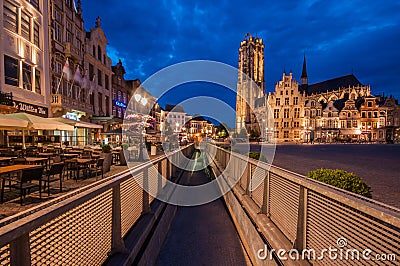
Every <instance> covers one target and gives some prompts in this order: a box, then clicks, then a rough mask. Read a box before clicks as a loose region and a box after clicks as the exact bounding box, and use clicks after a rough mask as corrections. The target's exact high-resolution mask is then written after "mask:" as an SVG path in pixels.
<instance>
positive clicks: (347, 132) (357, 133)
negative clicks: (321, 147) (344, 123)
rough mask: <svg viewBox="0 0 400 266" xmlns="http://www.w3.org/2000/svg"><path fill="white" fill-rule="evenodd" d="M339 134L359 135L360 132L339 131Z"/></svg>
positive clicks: (354, 130)
mask: <svg viewBox="0 0 400 266" xmlns="http://www.w3.org/2000/svg"><path fill="white" fill-rule="evenodd" d="M340 134H342V135H359V134H360V131H359V130H357V129H341V130H340Z"/></svg>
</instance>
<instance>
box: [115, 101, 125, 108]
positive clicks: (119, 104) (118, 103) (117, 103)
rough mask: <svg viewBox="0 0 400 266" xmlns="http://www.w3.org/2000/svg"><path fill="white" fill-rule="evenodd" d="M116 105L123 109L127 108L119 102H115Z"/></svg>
mask: <svg viewBox="0 0 400 266" xmlns="http://www.w3.org/2000/svg"><path fill="white" fill-rule="evenodd" d="M115 105H116V106H119V107H122V108H126V104H124V103H121V102H119V101H115Z"/></svg>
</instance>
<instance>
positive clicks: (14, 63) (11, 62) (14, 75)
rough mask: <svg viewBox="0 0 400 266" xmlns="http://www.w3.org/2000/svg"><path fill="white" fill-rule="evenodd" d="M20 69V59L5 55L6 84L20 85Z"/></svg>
mask: <svg viewBox="0 0 400 266" xmlns="http://www.w3.org/2000/svg"><path fill="white" fill-rule="evenodd" d="M18 69H19V68H18V60H17V59H15V58H12V57H9V56H7V55H4V76H5V83H6V84H8V85H12V86H16V87H17V86H18V76H19V72H18Z"/></svg>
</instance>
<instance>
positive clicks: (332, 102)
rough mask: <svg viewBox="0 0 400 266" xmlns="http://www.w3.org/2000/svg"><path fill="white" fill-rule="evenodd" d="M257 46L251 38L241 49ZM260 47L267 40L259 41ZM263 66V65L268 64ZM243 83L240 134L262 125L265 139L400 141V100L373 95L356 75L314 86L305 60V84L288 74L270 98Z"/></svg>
mask: <svg viewBox="0 0 400 266" xmlns="http://www.w3.org/2000/svg"><path fill="white" fill-rule="evenodd" d="M251 42H254V41H253V40H252V39H251V38H248V39H246V40H245V41H243V42H242V43H241V48H242V46H244V47H247V46H248V45H249V43H251ZM258 43H262V40H260V39H258ZM262 48H263V46H262ZM239 54H240V56H239V73H240V70H241V68H240V66H241V65H242V64H243V61H244V59H243V55H242V49H239ZM245 55H247V58H246V61H248V62H255V61H258V60H260V57H258V56H257V58H256V57H255V56H254V53H253V54H252V53H246V54H245ZM249 57H250V58H249ZM251 57H252V58H251ZM257 65H262V66H263V63H262V62H258V63H257ZM249 73H251V72H249ZM251 77H252V78H253V79H254V76H251ZM242 84H243V79H241V78H240V75H239V80H238V96H237V116H236V122H237V123H236V126H237V128H236V132H240V130H241V128H243V127H245V128H246V129H247V131H248V132H249V130H252V129H254V123H255V122H256V121H258V123H257V125H260V127H261V128H260V131H259V132H260V137H262V138H264V139H265V140H267V141H271V142H274V141H277V142H315V141H318V142H337V141H342V142H343V141H347V142H350V141H368V142H393V141H398V140H399V139H400V129H399V126H400V106H399V104H398V101H397V100H395V99H394V98H393V97H384V96H374V95H372V94H371V88H370V86H368V85H363V84H362V83H361V82H360V81H359V80H358V79H357V78H356V77H355V76H354V75H353V74H350V75H345V76H341V77H337V78H333V79H330V80H326V81H322V82H318V83H315V84H308V74H307V65H306V57H305V56H304V61H303V67H302V74H301V83H300V84H299V83H298V82H297V81H296V80H295V78H294V77H293V73H292V72H290V73H289V74H286V73H285V72H284V73H283V75H282V79H281V80H280V81H279V82H277V83H276V85H275V89H274V91H273V92H270V93H268V94H266V95H263V94H264V93H259V94H257V93H256V94H255V93H254V92H253V91H252V90H251V89H252V88H251V87H249V86H242ZM257 84H259V83H257ZM260 87H262V88H263V86H261V85H260ZM246 90H248V91H246ZM259 95H261V97H257V96H259ZM243 96H244V97H243ZM252 97H253V98H252ZM244 99H245V102H246V104H247V105H245V104H244V103H243V100H244ZM245 107H246V108H245ZM249 110H250V111H249ZM271 117H272V119H271Z"/></svg>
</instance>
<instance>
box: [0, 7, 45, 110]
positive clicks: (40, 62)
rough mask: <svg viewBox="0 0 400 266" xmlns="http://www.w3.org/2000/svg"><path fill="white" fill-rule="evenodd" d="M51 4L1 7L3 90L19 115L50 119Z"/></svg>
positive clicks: (0, 81)
mask: <svg viewBox="0 0 400 266" xmlns="http://www.w3.org/2000/svg"><path fill="white" fill-rule="evenodd" d="M48 4H49V3H48V1H47V0H43V1H25V0H20V1H13V0H4V1H1V4H0V25H1V26H0V27H1V32H0V73H1V75H2V78H1V80H0V89H1V91H2V92H3V93H10V92H11V93H12V95H13V99H14V105H15V108H16V109H17V110H18V111H27V112H30V113H31V114H35V115H40V116H45V117H47V116H49V115H51V114H50V113H49V112H48V108H49V102H50V93H49V91H48V89H47V88H48V87H49V86H50V83H49V64H48V62H49V54H48V51H49V42H48V38H49V36H48V32H49V28H48V23H47V20H48V17H49V14H50V13H49V10H48ZM26 106H30V107H33V106H34V107H35V108H25V107H26ZM39 109H40V110H42V111H41V112H35V110H39ZM29 110H33V111H29Z"/></svg>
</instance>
